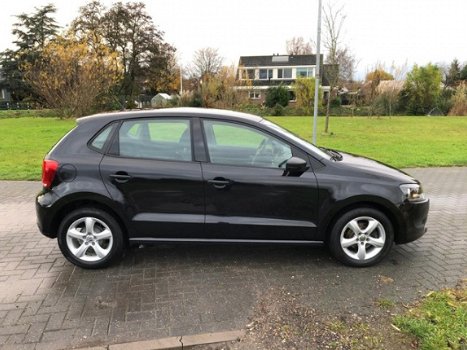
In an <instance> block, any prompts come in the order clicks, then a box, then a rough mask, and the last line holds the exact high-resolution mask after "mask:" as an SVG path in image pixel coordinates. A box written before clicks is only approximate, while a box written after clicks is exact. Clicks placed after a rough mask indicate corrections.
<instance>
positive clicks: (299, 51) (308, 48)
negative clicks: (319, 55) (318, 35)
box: [285, 36, 313, 55]
mask: <svg viewBox="0 0 467 350" xmlns="http://www.w3.org/2000/svg"><path fill="white" fill-rule="evenodd" d="M285 47H286V50H287V54H289V55H311V54H312V53H313V49H312V43H311V40H310V41H305V39H303V37H302V36H298V37H295V36H294V37H293V38H292V39H290V40H287V41H286V42H285Z"/></svg>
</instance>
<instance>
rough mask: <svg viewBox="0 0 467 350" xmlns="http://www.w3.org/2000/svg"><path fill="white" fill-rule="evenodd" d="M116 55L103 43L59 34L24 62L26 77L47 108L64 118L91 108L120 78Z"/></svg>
mask: <svg viewBox="0 0 467 350" xmlns="http://www.w3.org/2000/svg"><path fill="white" fill-rule="evenodd" d="M118 67H119V64H118V56H117V54H115V53H112V52H111V51H110V50H109V48H108V47H106V46H104V45H102V46H100V47H94V48H93V49H91V48H90V47H89V45H88V44H87V42H86V40H76V39H75V38H73V37H70V38H65V37H59V38H57V39H56V40H54V41H52V42H50V43H49V44H46V46H45V47H44V49H43V51H42V54H41V56H40V57H39V58H38V59H37V60H36V61H35V62H33V63H29V62H27V63H25V64H24V67H23V69H24V71H25V79H26V81H27V82H28V83H29V84H30V85H31V86H32V88H33V90H34V91H35V92H36V93H37V94H38V95H39V96H41V97H42V98H43V99H44V100H45V101H46V103H47V105H48V106H49V107H50V108H53V109H56V110H57V111H59V112H60V113H61V115H62V116H63V117H80V116H83V115H86V114H88V113H91V112H93V111H94V109H95V108H96V106H98V105H99V103H101V101H102V100H103V98H104V97H105V96H106V95H107V94H108V93H109V91H110V89H111V87H112V86H113V85H114V84H115V82H116V81H117V80H118V77H119V74H120V72H119V68H118Z"/></svg>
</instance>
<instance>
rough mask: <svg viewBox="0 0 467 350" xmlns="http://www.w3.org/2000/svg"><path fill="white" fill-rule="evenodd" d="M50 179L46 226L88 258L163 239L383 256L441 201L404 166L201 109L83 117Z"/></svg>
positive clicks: (46, 179) (104, 259)
mask: <svg viewBox="0 0 467 350" xmlns="http://www.w3.org/2000/svg"><path fill="white" fill-rule="evenodd" d="M42 183H43V188H42V190H41V192H40V193H39V194H38V196H37V199H36V211H37V223H38V227H39V229H40V231H41V232H42V233H43V234H44V235H46V236H47V237H50V238H57V240H58V245H59V247H60V249H61V251H62V253H63V255H64V256H65V257H66V258H67V259H68V260H69V261H70V262H72V263H73V264H75V265H78V266H80V267H83V268H100V267H104V266H107V265H109V264H110V263H111V262H113V261H115V260H117V259H118V258H119V257H121V255H122V252H123V250H124V248H125V247H126V246H128V245H130V244H142V243H143V244H149V243H160V242H171V243H177V242H205V243H209V242H211V243H235V242H241V243H246V242H251V243H268V244H277V243H279V244H326V245H327V246H328V247H329V249H330V251H331V253H332V254H333V256H334V257H335V258H337V259H338V260H339V261H341V262H342V263H344V264H347V265H350V266H360V267H364V266H371V265H373V264H376V263H378V262H379V261H381V260H382V259H383V258H384V257H385V256H386V255H387V253H388V252H389V251H390V249H391V247H392V246H393V244H394V243H396V244H402V243H407V242H411V241H414V240H416V239H418V238H419V237H421V236H422V235H423V234H424V233H425V231H426V228H425V224H426V220H427V216H428V209H429V200H428V199H427V198H426V197H425V194H424V193H423V190H422V187H421V185H420V183H419V182H418V181H417V180H415V179H413V178H412V177H410V176H409V175H407V174H405V173H403V172H401V171H400V170H397V169H394V168H391V167H389V166H387V165H384V164H381V163H379V162H377V161H374V160H370V159H367V158H363V157H358V156H355V155H351V154H348V153H344V152H338V151H335V150H330V149H324V148H318V147H316V146H314V145H312V144H310V143H308V142H306V141H304V140H302V139H300V138H298V137H297V136H295V135H294V134H292V133H290V132H289V131H287V130H285V129H282V128H281V127H279V126H277V125H275V124H273V123H271V122H270V121H267V120H265V119H263V118H261V117H257V116H253V115H249V114H243V113H237V112H231V111H223V110H215V109H201V108H172V109H160V110H148V111H130V112H118V113H107V114H98V115H93V116H89V117H84V118H80V119H78V120H77V125H76V127H75V128H74V129H73V130H71V131H70V132H69V133H68V134H67V135H65V136H64V137H63V138H62V139H61V140H60V141H59V142H58V143H57V144H56V145H55V146H54V147H53V148H52V150H51V151H50V152H49V153H48V154H47V155H46V157H45V159H44V161H43V169H42Z"/></svg>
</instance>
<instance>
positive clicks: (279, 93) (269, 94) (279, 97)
mask: <svg viewBox="0 0 467 350" xmlns="http://www.w3.org/2000/svg"><path fill="white" fill-rule="evenodd" d="M265 104H266V106H267V107H270V108H272V107H275V106H276V105H280V106H282V107H286V106H287V105H288V104H289V92H288V91H287V89H286V88H285V87H283V86H274V87H270V88H268V90H267V91H266V101H265Z"/></svg>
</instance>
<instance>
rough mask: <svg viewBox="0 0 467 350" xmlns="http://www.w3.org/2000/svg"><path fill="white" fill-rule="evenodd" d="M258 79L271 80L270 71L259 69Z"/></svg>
mask: <svg viewBox="0 0 467 350" xmlns="http://www.w3.org/2000/svg"><path fill="white" fill-rule="evenodd" d="M259 79H260V80H268V79H272V69H260V70H259Z"/></svg>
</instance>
